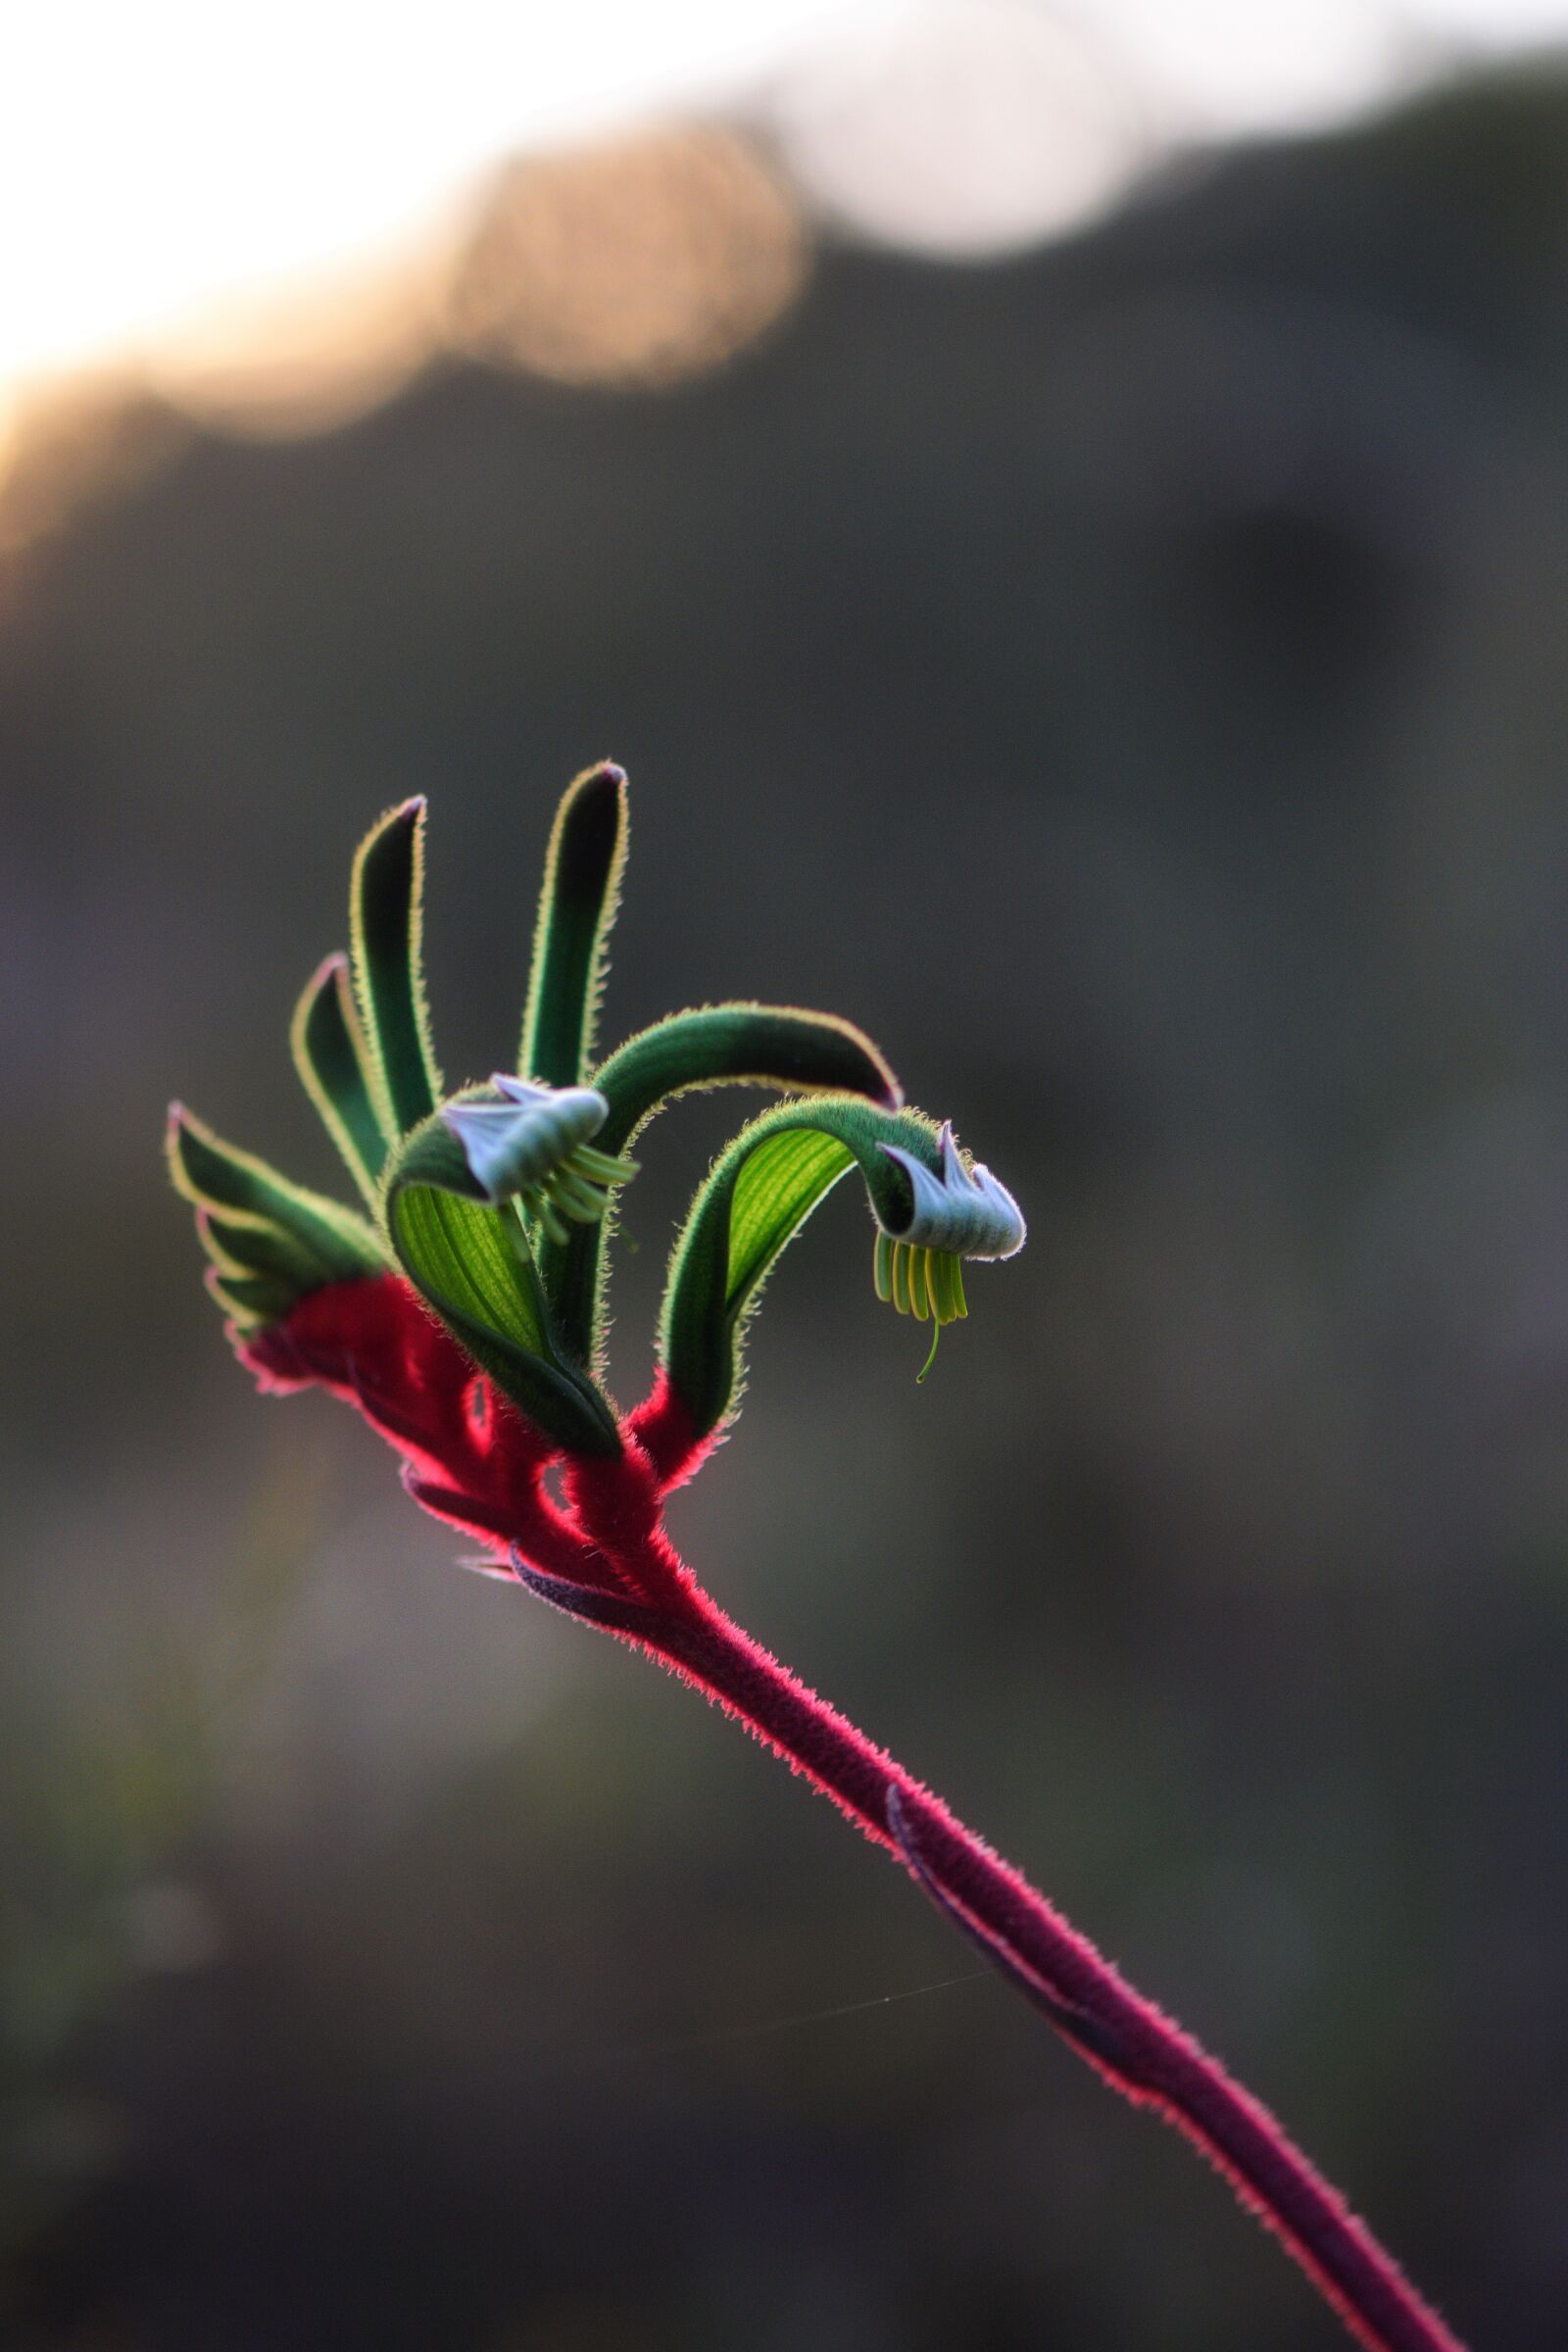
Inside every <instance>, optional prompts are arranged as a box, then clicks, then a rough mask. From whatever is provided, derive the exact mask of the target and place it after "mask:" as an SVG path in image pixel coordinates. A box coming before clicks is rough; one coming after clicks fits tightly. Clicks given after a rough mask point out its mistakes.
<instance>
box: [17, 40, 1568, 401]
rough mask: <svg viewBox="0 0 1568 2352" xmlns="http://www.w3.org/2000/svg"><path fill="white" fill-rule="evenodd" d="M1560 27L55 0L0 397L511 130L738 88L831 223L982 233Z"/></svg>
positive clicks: (402, 226)
mask: <svg viewBox="0 0 1568 2352" xmlns="http://www.w3.org/2000/svg"><path fill="white" fill-rule="evenodd" d="M1565 35H1568V0H1397V5H1395V4H1394V0H1389V4H1388V5H1383V4H1382V0H1057V4H1056V5H1052V4H1051V0H874V4H869V5H853V6H852V5H846V4H845V0H838V4H837V5H835V4H834V0H592V5H590V6H586V7H581V8H571V7H568V6H564V5H562V0H549V4H548V5H544V4H541V0H440V5H438V6H436V7H430V8H426V7H421V8H418V9H414V8H412V7H408V6H402V7H400V6H399V5H398V4H397V0H391V5H388V0H268V6H267V7H266V8H265V9H261V8H257V7H255V6H250V5H246V0H220V4H216V5H215V0H36V4H35V5H30V6H26V7H22V6H18V7H15V8H13V9H12V10H10V11H8V12H7V21H6V33H5V40H4V44H3V65H0V76H3V77H0V221H4V222H5V223H6V224H7V225H6V233H5V239H4V244H3V247H0V395H3V394H4V392H5V390H6V388H7V387H8V386H15V385H16V384H18V383H25V382H26V381H27V380H28V379H29V378H32V377H34V376H47V375H49V374H52V373H55V372H56V371H58V370H60V369H61V368H70V367H73V366H75V365H77V364H79V363H84V362H87V363H91V362H97V361H111V362H112V361H114V360H117V359H119V358H122V357H128V356H133V355H134V354H135V353H136V351H137V350H138V349H139V348H142V347H147V346H150V345H154V344H156V341H157V339H158V337H159V335H160V334H161V333H162V332H164V331H165V330H167V329H169V328H170V327H172V326H177V325H178V324H179V323H180V322H181V321H183V320H186V319H190V318H191V317H192V316H193V315H199V314H200V312H201V310H202V308H203V306H204V305H209V304H211V303H212V301H213V300H214V299H215V298H219V297H222V296H225V295H228V294H231V293H233V292H234V291H235V290H240V291H249V290H254V289H256V288H258V287H265V286H269V285H282V286H286V285H287V284H288V283H289V282H290V281H291V280H297V279H300V278H306V279H308V278H309V277H310V276H311V275H313V274H315V275H318V276H319V275H320V274H321V273H322V272H324V271H329V270H332V269H333V268H334V267H340V266H341V265H342V264H343V263H344V262H345V260H350V261H352V260H353V259H354V258H355V257H357V256H360V255H365V256H374V255H375V254H377V253H378V252H386V251H388V250H389V249H392V248H395V247H396V245H397V244H398V243H399V241H400V240H402V239H404V238H406V237H408V236H410V235H411V234H415V233H417V232H418V231H419V229H420V228H421V227H423V228H427V227H428V226H429V225H430V223H431V222H432V221H438V220H439V218H440V216H441V213H442V211H443V208H450V207H452V206H453V205H454V204H455V203H457V202H459V201H461V199H462V197H463V194H464V192H465V190H466V189H467V188H469V187H471V186H472V184H473V183H474V180H475V178H476V176H477V174H478V173H479V172H482V171H483V170H484V168H485V167H486V166H487V165H488V164H490V163H492V162H493V161H494V160H495V159H496V158H498V157H499V156H501V155H504V154H506V153H507V152H509V151H512V150H515V149H516V148H518V147H519V146H526V145H530V144H538V143H542V142H544V143H547V142H551V141H559V140H561V139H563V138H568V137H571V136H573V135H575V134H577V133H579V132H581V131H584V130H592V129H596V128H605V127H608V126H610V125H612V124H613V123H617V122H623V121H625V120H626V119H628V118H631V117H635V116H637V115H639V114H643V113H646V112H648V111H649V110H651V109H654V108H658V107H660V106H665V107H667V106H670V105H680V104H686V105H689V106H692V107H701V106H702V105H703V104H704V103H708V102H714V101H717V102H719V103H723V102H725V101H727V100H740V101H742V102H744V103H746V104H747V105H748V106H749V108H750V111H751V112H752V113H753V114H754V116H760V118H761V119H764V120H770V121H771V122H772V123H773V125H774V127H775V129H776V130H777V133H778V135H779V137H780V139H781V141H782V144H783V147H784V151H785V153H786V155H787V156H788V157H789V158H790V160H791V161H792V162H793V163H794V165H795V167H796V169H797V171H798V172H800V174H801V176H802V178H803V179H804V180H805V182H806V184H807V185H808V187H809V188H813V189H814V190H815V192H816V193H817V195H818V197H819V199H820V200H821V201H822V203H823V204H824V206H825V207H826V208H827V209H829V210H831V211H833V212H836V213H837V215H838V216H839V217H840V218H841V219H844V220H846V221H850V222H851V223H852V224H853V225H858V226H859V227H861V228H862V229H864V230H866V231H867V232H868V233H872V234H880V235H882V236H886V237H891V238H893V239H895V240H903V241H905V242H908V243H913V244H917V245H923V246H926V247H930V248H936V249H943V248H947V249H951V250H959V251H961V250H976V249H984V248H986V247H987V246H995V245H998V244H1005V243H1007V242H1009V241H1010V242H1017V241H1020V240H1022V239H1026V238H1028V237H1029V236H1032V235H1038V234H1042V233H1049V231H1050V230H1051V229H1052V228H1053V227H1056V226H1061V225H1064V224H1065V223H1067V222H1068V221H1071V220H1072V219H1074V218H1075V217H1081V216H1082V215H1083V213H1084V212H1086V211H1087V210H1090V209H1092V208H1093V206H1094V204H1095V203H1097V202H1100V201H1103V199H1104V197H1105V196H1106V195H1108V194H1111V193H1113V192H1114V190H1115V187H1116V186H1117V185H1119V184H1121V182H1122V181H1123V180H1124V179H1125V176H1126V174H1127V172H1130V171H1132V170H1134V169H1136V168H1137V166H1138V165H1139V163H1141V162H1143V161H1146V160H1147V159H1148V157H1149V155H1150V154H1151V153H1152V152H1153V151H1155V150H1157V149H1158V148H1159V147H1160V146H1161V145H1162V144H1168V143H1169V142H1170V141H1172V140H1179V139H1180V138H1181V137H1183V136H1192V135H1197V136H1214V135H1219V136H1223V135H1226V134H1228V133H1234V132H1242V131H1248V130H1255V129H1259V128H1262V129H1268V128H1274V127H1287V126H1293V125H1296V124H1299V123H1312V122H1318V121H1326V120H1332V119H1334V117H1335V116H1336V115H1338V114H1342V113H1345V112H1348V111H1350V110H1353V109H1354V108H1355V107H1357V106H1360V105H1364V104H1366V103H1368V102H1370V101H1373V100H1375V99H1376V98H1377V97H1379V96H1381V95H1385V94H1387V92H1388V91H1389V90H1390V89H1392V88H1394V87H1396V86H1397V83H1398V82H1399V80H1400V79H1401V78H1407V77H1408V76H1409V74H1410V73H1412V72H1415V71H1419V70H1421V68H1422V67H1423V66H1431V65H1436V66H1438V67H1441V66H1442V65H1443V64H1444V63H1445V61H1446V59H1448V58H1451V57H1452V56H1453V55H1454V54H1455V52H1456V51H1457V52H1458V53H1459V54H1463V53H1465V52H1466V51H1470V52H1480V53H1495V52H1496V51H1499V50H1506V49H1507V48H1509V47H1511V46H1514V45H1518V44H1523V43H1528V42H1534V41H1541V40H1545V39H1550V38H1552V37H1554V36H1556V37H1562V36H1565ZM1041 124H1044V125H1046V126H1047V128H1048V129H1049V133H1050V135H1049V136H1047V135H1045V133H1044V132H1043V131H1042V130H1041V129H1039V128H1038V127H1037V126H1038V125H1041Z"/></svg>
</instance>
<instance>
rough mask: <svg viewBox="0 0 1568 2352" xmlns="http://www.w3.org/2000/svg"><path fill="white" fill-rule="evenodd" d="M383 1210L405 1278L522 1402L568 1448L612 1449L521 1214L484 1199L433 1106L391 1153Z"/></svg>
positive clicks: (605, 1411)
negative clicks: (568, 1350) (563, 1336)
mask: <svg viewBox="0 0 1568 2352" xmlns="http://www.w3.org/2000/svg"><path fill="white" fill-rule="evenodd" d="M384 1213H385V1218H386V1230H387V1239H388V1241H389V1243H390V1245H391V1248H392V1250H393V1253H394V1255H395V1256H396V1258H397V1260H398V1263H399V1265H400V1266H401V1267H402V1268H403V1271H404V1272H405V1274H407V1276H408V1278H409V1280H410V1281H411V1282H412V1283H413V1284H414V1286H415V1288H416V1289H417V1291H418V1292H419V1294H420V1295H421V1297H422V1298H424V1299H427V1300H428V1302H429V1304H430V1305H431V1306H432V1307H433V1308H434V1309H435V1311H436V1313H437V1314H438V1315H439V1316H440V1318H441V1320H442V1322H443V1323H444V1324H445V1325H446V1326H447V1328H448V1330H449V1331H450V1332H451V1333H452V1335H453V1337H454V1339H455V1340H456V1341H457V1342H458V1345H459V1346H460V1347H461V1348H463V1350H464V1352H465V1353H466V1354H467V1355H469V1356H471V1357H472V1359H473V1361H474V1362H475V1363H476V1364H477V1365H478V1366H479V1367H480V1369H481V1370H482V1371H484V1372H486V1373H488V1374H489V1376H490V1378H491V1379H492V1380H493V1381H494V1382H495V1384H496V1386H497V1387H498V1388H499V1389H500V1390H501V1391H502V1392H503V1394H504V1395H506V1396H507V1397H511V1399H512V1401H513V1402H514V1403H515V1405H516V1406H517V1407H518V1409H519V1411H520V1412H522V1413H523V1415H524V1416H525V1417H526V1418H527V1419H528V1420H529V1421H531V1422H532V1423H533V1424H534V1426H535V1427H536V1428H538V1429H541V1430H543V1431H544V1432H545V1434H546V1435H547V1436H548V1437H551V1438H553V1439H554V1440H555V1441H556V1443H557V1444H558V1445H559V1446H564V1447H565V1448H566V1450H567V1451H568V1452H571V1453H588V1454H609V1453H615V1452H617V1451H618V1450H619V1446H620V1438H619V1435H618V1433H617V1430H616V1427H615V1418H614V1414H613V1412H612V1410H611V1407H610V1404H609V1402H608V1400H607V1399H606V1397H604V1396H603V1395H602V1393H601V1392H600V1390H599V1389H598V1388H597V1387H596V1386H595V1384H594V1383H593V1381H591V1380H590V1379H589V1378H588V1377H587V1375H586V1374H585V1373H584V1372H582V1371H580V1370H579V1369H578V1367H577V1366H576V1365H575V1364H573V1363H572V1362H571V1360H570V1358H569V1357H568V1356H567V1355H566V1354H565V1353H564V1350H563V1348H562V1347H561V1344H560V1341H559V1339H558V1338H557V1335H556V1329H555V1325H554V1322H553V1320H552V1317H551V1313H550V1308H549V1306H548V1304H547V1302H546V1299H545V1295H544V1290H543V1287H542V1286H541V1283H540V1280H539V1275H538V1271H537V1269H536V1267H535V1264H534V1260H533V1255H532V1252H531V1250H530V1249H529V1246H528V1239H527V1236H526V1234H525V1232H524V1230H523V1226H522V1222H521V1220H520V1218H519V1217H518V1215H517V1213H516V1211H515V1208H514V1207H513V1206H512V1205H511V1203H508V1204H506V1205H505V1206H502V1207H499V1208H495V1207H492V1206H491V1205H490V1204H489V1202H488V1201H487V1199H486V1197H485V1193H484V1188H483V1186H482V1185H481V1184H480V1183H479V1181H478V1179H477V1178H476V1177H475V1176H474V1175H473V1173H472V1171H471V1169H470V1168H469V1166H468V1162H467V1159H466V1155H465V1153H464V1151H463V1147H462V1145H461V1144H460V1143H459V1141H458V1139H457V1137H456V1136H455V1135H453V1134H452V1133H451V1132H450V1130H449V1129H448V1128H446V1127H445V1126H444V1125H443V1124H442V1122H441V1120H440V1118H439V1116H436V1117H434V1118H431V1119H428V1120H426V1121H425V1123H424V1124H423V1125H422V1126H420V1127H418V1128H417V1129H416V1131H415V1133H414V1134H413V1135H412V1136H410V1137H409V1139H408V1141H407V1142H406V1143H405V1144H404V1145H403V1147H402V1148H401V1150H400V1151H399V1152H398V1154H397V1156H396V1158H395V1159H394V1160H393V1162H392V1165H391V1167H390V1169H389V1171H388V1177H387V1185H386V1195H385V1212H384Z"/></svg>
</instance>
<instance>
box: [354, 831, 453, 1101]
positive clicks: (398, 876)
mask: <svg viewBox="0 0 1568 2352" xmlns="http://www.w3.org/2000/svg"><path fill="white" fill-rule="evenodd" d="M423 897H424V803H423V801H422V800H413V801H405V802H404V804H403V806H402V807H401V808H400V809H388V811H387V813H386V815H385V816H383V817H382V818H381V819H380V820H379V822H378V823H376V824H375V825H373V826H372V827H371V829H370V831H369V832H368V834H367V835H366V837H365V839H364V841H362V842H361V844H360V847H359V850H358V851H357V853H356V855H355V858H354V879H353V884H352V887H351V890H350V895H349V920H350V924H351V927H352V934H353V946H354V989H355V994H356V996H357V997H358V999H359V1006H360V1015H361V1018H362V1020H363V1022H364V1025H365V1038H366V1043H367V1046H368V1051H369V1057H370V1067H371V1071H372V1073H373V1081H374V1087H375V1090H376V1092H377V1094H378V1096H379V1097H380V1099H381V1100H383V1101H384V1103H385V1104H386V1106H387V1108H388V1110H389V1111H390V1114H391V1121H392V1131H393V1133H394V1135H407V1134H408V1132H409V1130H410V1129H411V1128H413V1127H417V1125H418V1123H419V1121H420V1120H421V1119H423V1118H427V1117H428V1116H429V1114H430V1112H431V1111H432V1110H433V1109H434V1108H435V1105H436V1103H437V1102H438V1100H439V1098H440V1094H441V1073H440V1071H439V1070H438V1069H437V1068H436V1061H435V1054H434V1051H433V1049H432V1047H431V1044H430V1022H429V1015H428V1013H427V1011H426V1009H425V1001H424V976H423V945H422V942H423V922H424V916H423Z"/></svg>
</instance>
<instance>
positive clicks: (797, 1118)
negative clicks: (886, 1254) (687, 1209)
mask: <svg viewBox="0 0 1568 2352" xmlns="http://www.w3.org/2000/svg"><path fill="white" fill-rule="evenodd" d="M889 1146H892V1147H894V1148H896V1149H897V1150H898V1152H900V1154H901V1156H900V1158H898V1159H895V1158H893V1157H892V1156H891V1155H890V1153H889V1151H888V1147H889ZM905 1161H912V1162H913V1163H914V1164H916V1165H917V1166H920V1167H922V1168H925V1169H928V1170H930V1172H931V1173H932V1175H933V1176H935V1175H936V1174H937V1173H938V1172H939V1169H940V1164H941V1161H940V1148H939V1141H938V1135H937V1130H936V1128H935V1126H934V1125H933V1124H932V1122H931V1121H929V1120H927V1119H924V1118H922V1117H921V1116H920V1115H919V1114H918V1113H917V1112H914V1111H887V1110H883V1109H880V1108H879V1107H877V1106H876V1105H874V1104H872V1103H858V1102H855V1101H854V1100H853V1099H848V1098H846V1097H843V1096H837V1097H834V1096H827V1097H822V1098H819V1099H814V1100H810V1101H807V1102H803V1103H782V1104H780V1106H779V1107H778V1109H776V1110H770V1111H764V1112H763V1113H762V1115H761V1117H760V1118H758V1119H754V1120H753V1121H752V1122H751V1124H750V1126H748V1127H745V1128H743V1129H742V1131H741V1133H740V1134H739V1135H738V1136H737V1137H736V1139H735V1141H734V1143H733V1144H731V1145H730V1147H729V1149H728V1150H727V1151H726V1152H722V1153H721V1154H720V1156H719V1158H718V1159H717V1160H716V1161H715V1163H714V1165H713V1168H712V1171H711V1174H710V1176H709V1177H708V1180H707V1182H706V1183H705V1184H704V1185H703V1187H702V1189H701V1191H700V1192H699V1193H698V1195H697V1198H696V1200H695V1201H693V1203H692V1208H691V1213H690V1215H689V1216H688V1218H687V1220H686V1224H685V1227H684V1229H683V1231H682V1233H681V1236H680V1239H679V1240H678V1242H677V1243H676V1245H675V1252H674V1255H673V1257H672V1258H671V1260H670V1269H669V1281H668V1285H667V1287H666V1289H665V1293H664V1310H663V1318H662V1326H661V1354H662V1359H663V1365H664V1370H665V1372H666V1373H667V1375H668V1378H669V1382H670V1385H671V1387H672V1388H673V1389H674V1391H675V1393H676V1394H677V1396H678V1397H680V1399H681V1401H682V1403H683V1404H684V1405H685V1407H686V1410H687V1412H688V1413H689V1414H690V1415H691V1418H692V1423H693V1428H694V1432H695V1434H696V1435H697V1436H698V1437H706V1436H707V1435H708V1433H709V1432H710V1431H711V1430H712V1429H715V1428H716V1427H717V1426H718V1424H719V1423H720V1422H721V1421H723V1420H724V1419H725V1418H726V1417H727V1416H728V1415H729V1414H730V1413H732V1412H733V1411H734V1409H735V1407H736V1404H737V1403H738V1401H739V1390H740V1385H741V1378H742V1353H741V1351H742V1344H743V1340H744V1336H745V1327H746V1322H747V1318H748V1316H749V1315H750V1313H751V1311H752V1309H753V1308H754V1307H755V1306H756V1304H757V1302H758V1299H759V1298H760V1293H761V1289H762V1285H763V1284H764V1283H765V1281H766V1279H767V1277H768V1275H769V1274H770V1273H771V1272H772V1269H773V1267H774V1265H775V1264H776V1263H777V1260H778V1258H779V1255H780V1253H781V1251H782V1250H784V1249H785V1247H786V1246H787V1244H788V1243H790V1242H791V1241H793V1239H794V1238H795V1236H796V1234H797V1233H799V1231H800V1230H801V1227H802V1226H803V1225H804V1224H805V1222H806V1220H807V1218H808V1217H809V1215H810V1213H811V1211H812V1209H813V1208H815V1207H816V1205H817V1203H818V1201H822V1200H824V1199H825V1198H826V1196H827V1194H828V1193H830V1192H831V1191H832V1189H833V1187H834V1185H836V1184H837V1183H838V1181H839V1179H840V1178H841V1177H842V1176H845V1175H847V1174H848V1173H849V1171H850V1169H851V1168H852V1167H858V1169H859V1172H860V1175H861V1178H862V1179H863V1181H864V1184H865V1188H866V1191H867V1193H868V1195H869V1196H870V1201H871V1207H872V1213H873V1214H874V1215H875V1216H876V1218H877V1220H878V1222H879V1224H882V1225H884V1226H902V1225H907V1223H908V1222H909V1220H910V1218H911V1217H912V1215H913V1213H914V1211H913V1186H912V1182H911V1180H910V1177H909V1175H908V1173H907V1167H906V1166H905V1164H904V1162H905Z"/></svg>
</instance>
